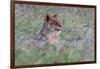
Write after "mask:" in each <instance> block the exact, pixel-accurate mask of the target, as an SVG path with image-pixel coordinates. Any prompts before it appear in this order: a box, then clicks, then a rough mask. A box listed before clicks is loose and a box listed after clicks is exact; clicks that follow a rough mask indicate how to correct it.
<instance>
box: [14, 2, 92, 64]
mask: <svg viewBox="0 0 100 69" xmlns="http://www.w3.org/2000/svg"><path fill="white" fill-rule="evenodd" d="M24 6H25V5H24ZM16 7H17V8H15V9H16V10H17V11H18V12H19V13H16V16H15V64H16V65H29V64H52V63H71V62H80V61H93V60H94V55H93V54H94V53H93V52H94V50H93V48H94V47H93V42H92V41H93V22H94V20H93V19H94V16H93V15H92V14H93V9H89V8H80V9H79V13H76V12H75V11H74V10H73V11H70V9H72V8H70V9H68V8H66V9H67V10H66V9H63V8H59V7H52V6H51V7H45V6H43V7H42V6H41V7H39V6H33V8H32V7H31V6H30V5H29V7H28V8H27V6H26V8H24V9H23V7H21V6H18V4H17V5H16ZM36 7H37V8H36ZM18 8H19V9H20V10H19V9H18ZM21 10H23V11H25V13H24V12H23V13H24V15H21V13H22V11H21ZM30 10H32V11H30ZM68 10H69V11H70V12H69V11H68ZM47 13H49V14H57V15H58V16H59V17H60V19H61V21H62V31H61V34H60V38H61V40H65V41H66V40H68V39H71V38H72V37H78V36H81V37H83V39H82V40H79V41H80V42H79V43H77V42H72V41H71V43H70V42H69V43H68V42H67V41H66V44H65V46H63V48H62V49H60V50H58V48H56V47H54V46H50V45H48V46H47V47H46V48H41V49H40V48H34V47H30V46H28V45H25V44H24V43H23V42H24V41H26V39H27V38H28V37H29V36H30V35H31V34H35V33H37V32H39V31H40V29H41V27H42V25H43V20H44V18H45V15H46V14H47ZM19 14H20V15H19ZM30 14H32V15H30ZM85 24H86V25H87V28H85V27H84V26H83V25H85ZM84 29H86V30H84ZM84 32H86V33H84ZM75 43H77V44H75Z"/></svg>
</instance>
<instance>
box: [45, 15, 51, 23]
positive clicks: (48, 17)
mask: <svg viewBox="0 0 100 69" xmlns="http://www.w3.org/2000/svg"><path fill="white" fill-rule="evenodd" d="M49 19H50V15H49V14H47V15H46V18H45V20H46V21H47V22H48V21H49Z"/></svg>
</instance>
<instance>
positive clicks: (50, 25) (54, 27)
mask: <svg viewBox="0 0 100 69" xmlns="http://www.w3.org/2000/svg"><path fill="white" fill-rule="evenodd" d="M45 25H46V26H45V27H46V29H47V30H48V31H50V32H54V31H58V32H59V31H61V27H62V26H61V22H60V20H59V18H58V16H57V15H54V16H50V15H47V16H46V18H45Z"/></svg>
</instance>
